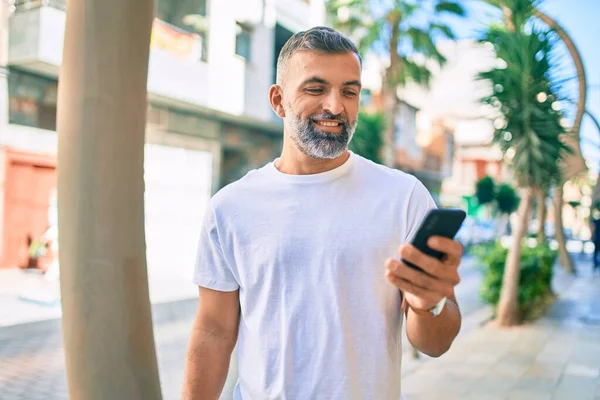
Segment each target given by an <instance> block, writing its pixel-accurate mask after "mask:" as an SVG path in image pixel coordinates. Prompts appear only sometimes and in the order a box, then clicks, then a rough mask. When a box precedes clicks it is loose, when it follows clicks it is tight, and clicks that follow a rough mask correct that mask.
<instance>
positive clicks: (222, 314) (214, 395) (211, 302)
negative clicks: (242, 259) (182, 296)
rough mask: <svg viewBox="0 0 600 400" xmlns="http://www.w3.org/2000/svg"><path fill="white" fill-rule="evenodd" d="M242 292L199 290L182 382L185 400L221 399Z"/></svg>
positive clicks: (235, 333) (234, 336) (235, 332)
mask: <svg viewBox="0 0 600 400" xmlns="http://www.w3.org/2000/svg"><path fill="white" fill-rule="evenodd" d="M239 310H240V302H239V291H237V290H236V291H234V292H219V291H215V290H210V289H206V288H202V287H201V288H200V298H199V306H198V313H197V315H196V319H195V321H194V326H193V329H192V333H191V337H190V343H189V347H188V352H187V358H186V365H185V374H184V379H183V395H182V399H183V400H192V399H194V400H195V399H206V400H212V399H215V400H216V399H218V398H219V396H220V395H221V391H222V390H223V385H224V384H225V381H226V379H227V373H228V371H229V361H230V358H231V353H232V352H233V349H234V347H235V343H236V341H237V335H238V326H239V315H240V311H239Z"/></svg>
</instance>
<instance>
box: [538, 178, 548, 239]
mask: <svg viewBox="0 0 600 400" xmlns="http://www.w3.org/2000/svg"><path fill="white" fill-rule="evenodd" d="M537 198H538V220H539V221H538V232H537V241H538V244H544V243H546V215H547V208H546V191H545V190H543V189H538V191H537Z"/></svg>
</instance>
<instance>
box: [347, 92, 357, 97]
mask: <svg viewBox="0 0 600 400" xmlns="http://www.w3.org/2000/svg"><path fill="white" fill-rule="evenodd" d="M345 94H346V96H349V97H354V96H357V94H356V92H346V93H345Z"/></svg>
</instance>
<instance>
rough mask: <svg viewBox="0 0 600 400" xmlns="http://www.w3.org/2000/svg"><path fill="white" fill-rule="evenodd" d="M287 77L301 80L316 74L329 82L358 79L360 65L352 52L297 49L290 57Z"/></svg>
mask: <svg viewBox="0 0 600 400" xmlns="http://www.w3.org/2000/svg"><path fill="white" fill-rule="evenodd" d="M287 73H288V78H290V79H291V80H293V81H298V82H303V81H305V80H306V79H308V78H311V77H313V76H318V77H320V78H322V79H324V80H326V81H329V82H331V83H335V82H346V81H360V76H361V67H360V61H359V59H358V56H357V55H356V54H354V53H351V52H349V53H333V54H330V53H320V52H316V51H299V52H296V53H294V54H293V55H292V57H290V60H289V64H288V71H287Z"/></svg>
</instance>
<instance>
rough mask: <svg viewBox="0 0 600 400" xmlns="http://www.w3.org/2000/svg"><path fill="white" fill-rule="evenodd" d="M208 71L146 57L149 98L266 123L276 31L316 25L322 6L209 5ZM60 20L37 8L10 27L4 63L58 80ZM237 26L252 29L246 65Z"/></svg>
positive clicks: (60, 14)
mask: <svg viewBox="0 0 600 400" xmlns="http://www.w3.org/2000/svg"><path fill="white" fill-rule="evenodd" d="M208 13H209V23H210V30H209V35H208V63H204V62H201V61H198V60H192V59H189V60H186V59H183V58H180V57H178V56H176V55H173V54H170V53H169V52H167V51H160V50H153V51H152V52H151V54H150V62H149V74H148V90H149V91H150V92H151V93H154V94H157V95H159V96H162V97H167V98H172V99H177V100H181V101H185V102H188V103H192V104H197V105H201V106H205V107H210V108H214V109H216V110H219V111H223V112H226V113H230V114H234V115H244V114H245V115H248V116H251V117H255V118H258V119H261V120H264V121H271V117H272V112H271V107H270V105H269V102H268V91H269V87H270V85H271V84H272V79H273V57H274V54H273V52H274V39H275V37H274V36H275V32H274V29H275V23H276V22H278V23H280V24H282V25H283V26H285V27H286V28H288V29H291V30H292V31H298V30H305V29H308V28H310V27H311V26H314V25H321V24H323V22H324V18H325V7H324V3H323V1H322V0H311V1H310V4H307V3H306V2H305V1H303V0H211V1H210V2H209V4H208ZM65 20H66V13H65V12H64V11H61V10H58V9H55V8H52V7H40V8H37V9H32V10H29V11H21V12H18V13H15V14H14V15H13V16H12V17H11V20H10V24H11V32H10V33H11V39H10V43H11V45H10V59H11V61H12V62H13V64H19V65H28V67H29V68H30V69H32V70H35V71H38V72H39V73H45V74H51V75H55V76H56V77H57V76H58V67H59V66H60V64H61V63H62V50H63V40H64V31H65ZM236 21H240V22H244V23H246V24H248V25H250V26H252V27H253V35H252V50H251V52H252V56H251V60H250V62H246V60H244V59H243V58H241V57H239V56H237V55H236V54H235V37H236Z"/></svg>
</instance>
